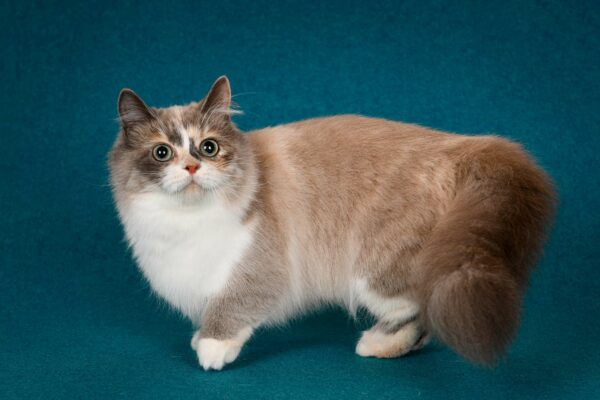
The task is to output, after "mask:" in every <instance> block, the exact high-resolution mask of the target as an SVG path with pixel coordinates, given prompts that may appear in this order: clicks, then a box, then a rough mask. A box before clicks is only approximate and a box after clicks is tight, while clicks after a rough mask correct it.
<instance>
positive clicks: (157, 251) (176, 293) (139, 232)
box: [121, 192, 254, 321]
mask: <svg viewBox="0 0 600 400" xmlns="http://www.w3.org/2000/svg"><path fill="white" fill-rule="evenodd" d="M244 212H245V210H244V209H243V207H240V206H237V207H235V206H232V205H231V204H228V203H227V202H224V201H223V200H222V199H220V198H219V197H218V196H214V195H210V196H206V197H205V198H199V199H197V200H195V201H187V200H186V201H182V200H181V199H180V198H179V199H178V198H174V197H173V196H170V195H166V194H163V193H156V192H154V193H153V192H146V193H138V194H136V195H133V196H132V197H131V198H130V199H129V201H128V204H127V205H126V206H125V207H122V208H121V215H122V217H123V223H124V226H125V231H126V234H127V238H128V240H129V243H130V244H131V246H132V249H133V253H134V255H135V257H136V259H137V260H138V263H139V266H140V268H141V270H142V272H143V273H144V275H145V277H146V278H147V279H148V281H149V282H150V284H151V286H152V288H153V289H154V290H155V291H156V292H157V293H158V294H159V295H160V296H162V297H163V298H165V299H166V300H167V301H168V302H169V303H170V304H171V305H172V306H174V307H175V308H177V309H179V310H180V311H182V312H183V313H184V314H185V315H187V316H188V317H190V318H191V319H192V320H193V321H198V319H199V318H200V317H201V315H202V309H203V306H204V304H205V303H206V302H207V301H208V300H209V299H210V298H211V297H212V296H214V295H216V294H218V293H219V292H220V291H221V290H222V289H223V288H224V287H225V286H226V284H227V282H228V280H229V278H230V276H231V272H232V271H233V269H234V268H235V267H236V266H237V265H238V263H239V261H240V260H241V259H242V257H243V255H244V253H245V251H246V250H247V248H248V247H249V245H250V244H251V243H252V241H253V236H254V232H253V231H254V229H253V224H252V223H244V221H243V216H244Z"/></svg>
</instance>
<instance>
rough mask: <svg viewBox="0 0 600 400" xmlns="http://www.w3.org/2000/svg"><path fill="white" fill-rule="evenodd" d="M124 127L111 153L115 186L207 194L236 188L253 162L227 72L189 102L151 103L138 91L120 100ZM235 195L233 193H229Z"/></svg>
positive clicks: (124, 93)
mask: <svg viewBox="0 0 600 400" xmlns="http://www.w3.org/2000/svg"><path fill="white" fill-rule="evenodd" d="M118 110H119V118H120V123H121V128H122V129H121V132H120V133H119V136H118V138H117V141H116V143H115V145H114V147H113V150H112V152H111V155H110V161H109V163H110V169H111V178H112V182H113V187H114V188H115V190H116V191H117V192H118V191H126V192H127V193H135V192H156V193H162V194H165V195H168V196H173V197H179V198H188V199H189V198H201V197H204V196H207V195H209V194H214V193H226V192H234V191H235V190H236V188H237V187H239V186H240V184H241V183H242V180H243V179H244V175H245V167H246V165H247V164H248V159H247V158H248V154H247V153H248V152H247V151H246V148H245V147H246V145H247V140H246V138H245V136H244V135H243V134H242V133H240V132H239V131H238V130H237V128H236V127H235V125H234V124H233V122H232V121H231V114H232V113H233V111H232V109H231V89H230V86H229V81H228V79H227V78H226V77H224V76H223V77H221V78H219V79H217V81H216V82H215V83H214V84H213V86H212V88H211V89H210V91H209V92H208V94H207V95H206V97H205V98H204V99H202V100H201V101H199V102H197V103H191V104H189V105H187V106H173V107H168V108H152V107H148V106H147V105H146V104H145V103H144V101H143V100H142V99H141V98H140V97H139V96H138V95H136V94H135V93H134V92H133V91H132V90H129V89H123V90H122V91H121V94H120V95H119V100H118ZM229 194H231V193H229Z"/></svg>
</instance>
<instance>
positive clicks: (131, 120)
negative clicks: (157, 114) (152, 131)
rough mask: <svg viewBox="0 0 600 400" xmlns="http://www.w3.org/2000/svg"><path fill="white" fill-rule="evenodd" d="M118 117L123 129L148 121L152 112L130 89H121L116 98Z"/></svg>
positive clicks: (152, 116) (152, 115)
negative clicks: (117, 98)
mask: <svg viewBox="0 0 600 400" xmlns="http://www.w3.org/2000/svg"><path fill="white" fill-rule="evenodd" d="M118 109H119V118H120V120H121V125H122V126H123V128H124V129H129V128H131V127H133V126H134V125H137V124H141V123H144V122H148V121H149V120H151V119H153V118H154V114H153V113H152V111H151V110H150V109H149V108H148V106H147V105H146V103H144V101H143V100H142V99H141V98H140V97H139V96H138V95H137V94H136V93H135V92H134V91H133V90H131V89H123V90H121V93H119V100H118Z"/></svg>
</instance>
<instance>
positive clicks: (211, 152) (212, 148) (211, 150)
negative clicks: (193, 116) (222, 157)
mask: <svg viewBox="0 0 600 400" xmlns="http://www.w3.org/2000/svg"><path fill="white" fill-rule="evenodd" d="M200 151H201V152H202V154H204V155H205V156H207V157H214V156H216V155H217V153H218V152H219V145H218V144H217V142H216V141H215V140H214V139H204V140H203V141H202V143H200Z"/></svg>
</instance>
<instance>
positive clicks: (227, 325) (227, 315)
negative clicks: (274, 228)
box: [191, 264, 286, 370]
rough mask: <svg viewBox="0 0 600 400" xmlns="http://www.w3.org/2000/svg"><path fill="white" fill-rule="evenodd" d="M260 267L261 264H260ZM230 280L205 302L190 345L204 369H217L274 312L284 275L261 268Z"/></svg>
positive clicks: (278, 301)
mask: <svg viewBox="0 0 600 400" xmlns="http://www.w3.org/2000/svg"><path fill="white" fill-rule="evenodd" d="M263 268H264V264H263ZM248 271H250V272H246V273H244V274H243V275H241V276H238V279H236V280H235V281H233V282H231V284H230V285H229V286H228V289H227V293H223V294H221V295H220V296H217V297H215V298H213V299H211V300H210V301H209V303H208V304H207V307H206V309H205V311H204V314H203V316H202V320H201V324H200V325H201V328H200V330H198V331H197V332H196V333H195V334H194V336H193V338H192V343H191V345H192V348H193V349H194V350H195V351H196V353H197V355H198V361H199V362H200V365H201V366H202V368H204V369H205V370H209V369H214V370H220V369H222V368H223V367H224V366H225V365H226V364H229V363H231V362H233V361H234V360H235V359H236V358H237V356H238V355H239V353H240V351H241V349H242V347H243V345H244V343H246V341H247V340H248V339H249V338H250V336H252V333H253V331H254V330H255V329H256V328H258V327H259V326H260V325H261V324H263V323H264V322H265V321H268V320H269V319H270V318H272V316H273V315H274V314H275V313H276V310H277V306H278V305H279V304H280V303H281V298H280V294H281V293H282V292H284V290H283V289H284V286H285V282H286V279H285V275H284V274H279V273H273V271H271V273H270V274H269V276H270V278H271V279H268V280H266V279H263V278H261V277H263V276H265V275H266V273H265V271H264V269H259V268H255V269H248Z"/></svg>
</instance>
